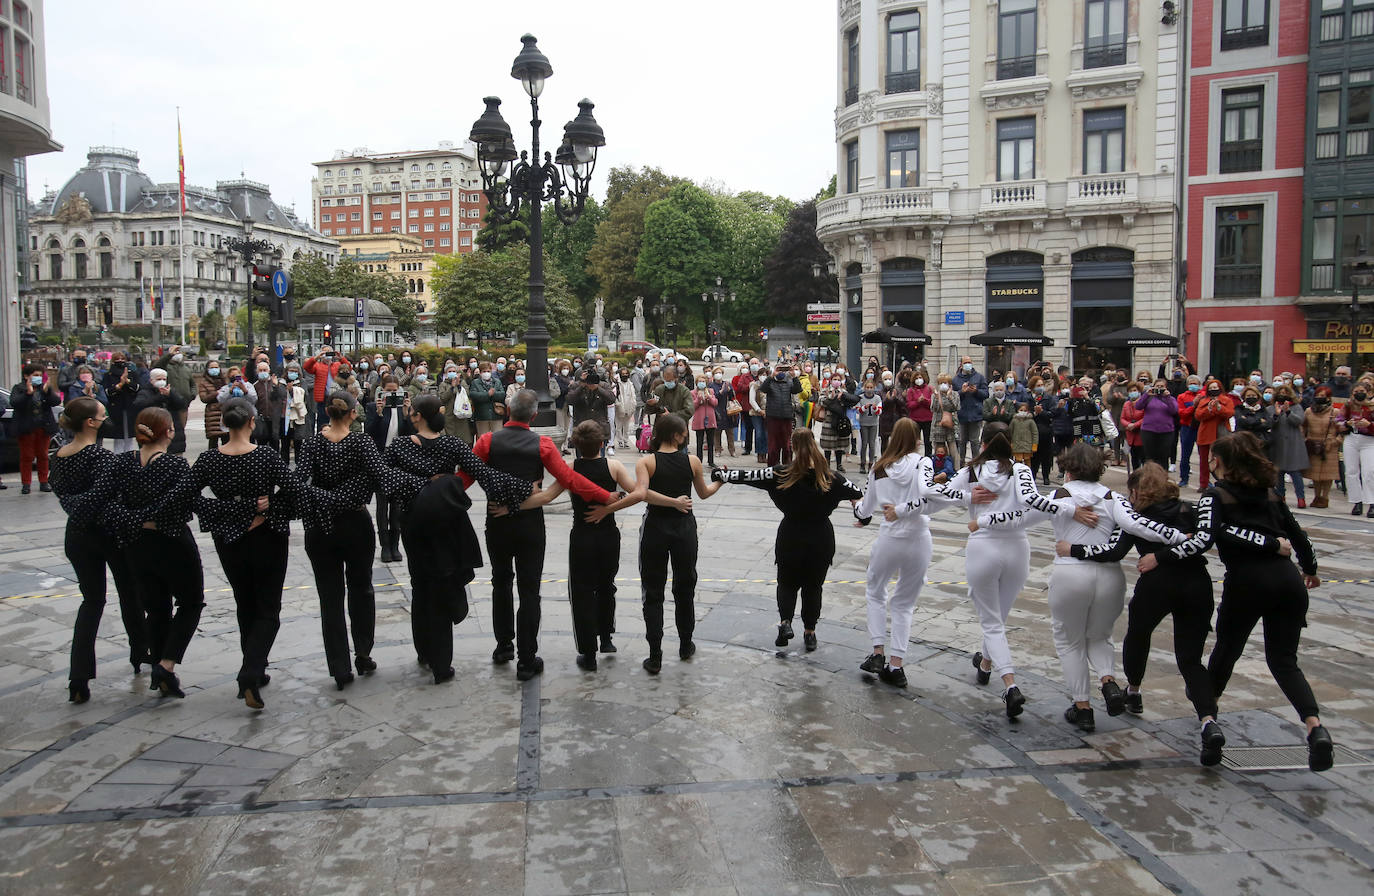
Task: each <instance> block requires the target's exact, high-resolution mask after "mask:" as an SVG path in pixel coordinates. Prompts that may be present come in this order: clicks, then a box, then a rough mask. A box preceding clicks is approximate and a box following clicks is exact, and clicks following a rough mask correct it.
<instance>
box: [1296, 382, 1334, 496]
mask: <svg viewBox="0 0 1374 896" xmlns="http://www.w3.org/2000/svg"><path fill="white" fill-rule="evenodd" d="M1302 437H1303V448H1304V450H1305V451H1306V452H1307V469H1306V470H1304V471H1303V475H1304V476H1306V477H1307V478H1308V479H1311V480H1312V506H1313V507H1314V508H1325V507H1329V506H1330V497H1331V484H1332V483H1333V482H1335V481H1336V479H1337V478H1339V476H1340V474H1341V472H1340V455H1341V439H1342V436H1341V432H1340V428H1339V427H1338V426H1337V425H1336V413H1335V409H1334V407H1333V406H1332V403H1331V387H1330V386H1318V387H1317V388H1316V389H1315V390H1313V393H1312V406H1311V407H1310V408H1308V409H1307V411H1306V412H1305V413H1304V414H1303V420H1302Z"/></svg>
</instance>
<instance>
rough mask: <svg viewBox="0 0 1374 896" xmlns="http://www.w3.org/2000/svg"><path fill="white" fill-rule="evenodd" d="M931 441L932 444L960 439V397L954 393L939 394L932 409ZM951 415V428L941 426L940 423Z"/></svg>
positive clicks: (936, 394)
mask: <svg viewBox="0 0 1374 896" xmlns="http://www.w3.org/2000/svg"><path fill="white" fill-rule="evenodd" d="M930 412H931V416H930V421H931V422H930V440H931V441H932V442H953V441H955V440H956V439H957V438H958V437H959V423H958V421H959V397H958V396H957V395H955V394H954V393H953V392H937V393H935V400H934V401H933V402H932V403H931V408H930ZM946 413H948V414H949V419H950V422H951V424H952V425H951V426H941V425H940V421H941V420H943V419H944V417H945V414H946Z"/></svg>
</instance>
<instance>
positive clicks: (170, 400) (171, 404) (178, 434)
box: [134, 379, 187, 454]
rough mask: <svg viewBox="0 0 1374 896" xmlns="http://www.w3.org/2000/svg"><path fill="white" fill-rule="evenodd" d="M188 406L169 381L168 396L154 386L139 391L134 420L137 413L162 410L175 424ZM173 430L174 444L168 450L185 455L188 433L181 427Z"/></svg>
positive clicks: (135, 400) (135, 403)
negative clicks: (155, 409) (151, 409)
mask: <svg viewBox="0 0 1374 896" xmlns="http://www.w3.org/2000/svg"><path fill="white" fill-rule="evenodd" d="M186 406H187V402H186V399H185V398H183V397H182V396H181V393H179V392H177V390H176V389H173V388H172V383H171V380H170V379H168V381H167V394H166V395H163V394H162V393H161V392H159V391H158V390H157V389H154V388H153V387H152V386H149V387H148V388H146V389H141V390H140V391H139V393H138V396H137V397H136V398H135V399H134V410H135V414H134V418H135V420H137V418H138V413H137V412H140V411H142V410H143V409H144V408H162V409H163V410H164V411H166V412H167V413H169V414H171V415H172V420H173V421H174V422H175V421H176V420H179V419H180V418H181V412H182V411H184V410H186ZM173 429H174V432H173V435H172V444H171V445H170V446H169V447H168V449H167V450H168V452H169V453H171V454H185V453H186V432H185V430H183V429H182V428H181V427H179V426H177V427H173Z"/></svg>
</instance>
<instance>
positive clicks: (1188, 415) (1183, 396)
mask: <svg viewBox="0 0 1374 896" xmlns="http://www.w3.org/2000/svg"><path fill="white" fill-rule="evenodd" d="M1217 389H1218V391H1220V390H1221V383H1220V382H1218V383H1217ZM1204 399H1205V396H1204V395H1203V388H1202V377H1200V376H1198V375H1197V374H1192V375H1190V376H1189V377H1188V379H1187V383H1186V386H1185V387H1184V390H1183V391H1182V392H1180V393H1179V394H1178V399H1177V401H1178V443H1177V452H1176V453H1171V455H1170V458H1171V461H1172V459H1173V458H1177V462H1176V463H1174V462H1171V463H1170V464H1169V472H1171V473H1172V472H1173V471H1174V469H1175V467H1177V469H1178V487H1179V488H1187V487H1188V480H1189V478H1190V475H1189V474H1190V473H1191V472H1192V458H1193V446H1194V445H1195V444H1197V430H1198V421H1197V419H1196V417H1195V412H1196V410H1197V406H1198V404H1199V403H1200V402H1201V401H1203V400H1204ZM1204 468H1205V467H1204Z"/></svg>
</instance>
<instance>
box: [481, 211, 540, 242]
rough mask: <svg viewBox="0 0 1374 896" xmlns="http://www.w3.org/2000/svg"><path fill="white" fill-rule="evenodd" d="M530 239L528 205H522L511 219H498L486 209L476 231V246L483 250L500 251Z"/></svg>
mask: <svg viewBox="0 0 1374 896" xmlns="http://www.w3.org/2000/svg"><path fill="white" fill-rule="evenodd" d="M546 229H547V228H546ZM529 241H530V207H529V206H528V205H522V206H521V207H520V214H519V215H517V216H516V217H515V219H514V220H511V221H498V220H497V219H496V214H495V212H493V211H492V210H491V208H488V209H487V213H486V214H485V215H484V216H483V217H482V229H481V230H479V231H477V238H476V240H475V242H476V244H477V248H478V249H481V250H482V251H483V252H500V251H501V250H502V249H509V248H510V247H511V246H518V245H521V244H522V243H528V242H529Z"/></svg>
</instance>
